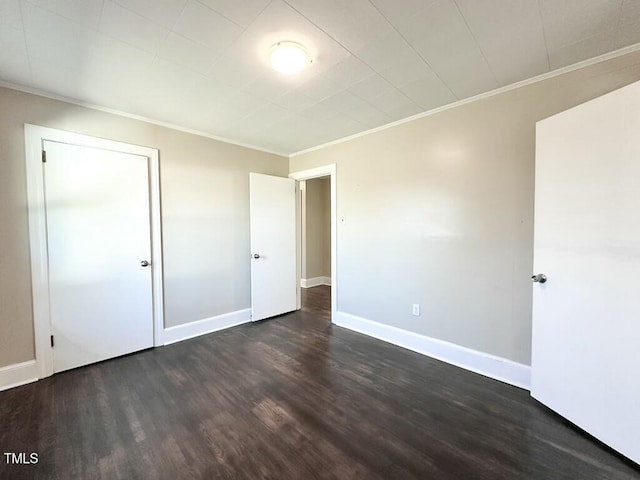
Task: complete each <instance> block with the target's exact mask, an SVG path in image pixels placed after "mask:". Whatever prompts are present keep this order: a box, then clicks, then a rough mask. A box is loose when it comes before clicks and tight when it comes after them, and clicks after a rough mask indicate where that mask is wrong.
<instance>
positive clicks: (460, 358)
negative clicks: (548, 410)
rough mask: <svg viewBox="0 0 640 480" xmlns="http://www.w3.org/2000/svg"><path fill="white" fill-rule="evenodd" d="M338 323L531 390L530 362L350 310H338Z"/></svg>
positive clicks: (336, 322)
mask: <svg viewBox="0 0 640 480" xmlns="http://www.w3.org/2000/svg"><path fill="white" fill-rule="evenodd" d="M335 324H336V325H338V326H340V327H344V328H348V329H350V330H354V331H356V332H359V333H363V334H365V335H368V336H370V337H374V338H377V339H379V340H383V341H385V342H388V343H392V344H394V345H397V346H400V347H403V348H406V349H407V350H411V351H414V352H417V353H421V354H422V355H427V356H429V357H432V358H435V359H438V360H442V361H443V362H447V363H450V364H452V365H455V366H457V367H461V368H464V369H466V370H470V371H472V372H475V373H479V374H481V375H484V376H486V377H490V378H493V379H495V380H500V381H501V382H504V383H508V384H510V385H514V386H516V387H520V388H523V389H525V390H530V385H531V367H530V366H529V365H524V364H522V363H517V362H514V361H512V360H508V359H506V358H502V357H497V356H495V355H490V354H488V353H483V352H479V351H477V350H472V349H470V348H467V347H462V346H460V345H456V344H455V343H449V342H445V341H443V340H438V339H436V338H431V337H427V336H425V335H420V334H418V333H414V332H410V331H408V330H403V329H401V328H397V327H392V326H390V325H385V324H382V323H378V322H374V321H371V320H367V319H365V318H362V317H357V316H355V315H351V314H349V313H344V312H337V314H336V320H335Z"/></svg>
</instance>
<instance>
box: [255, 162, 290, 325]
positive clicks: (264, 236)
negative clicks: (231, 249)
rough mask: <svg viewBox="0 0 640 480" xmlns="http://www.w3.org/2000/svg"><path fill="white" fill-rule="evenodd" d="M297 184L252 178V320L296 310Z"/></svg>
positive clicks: (258, 175)
mask: <svg viewBox="0 0 640 480" xmlns="http://www.w3.org/2000/svg"><path fill="white" fill-rule="evenodd" d="M295 189H296V184H295V180H292V179H290V178H282V177H272V176H270V175H261V174H258V173H250V174H249V193H250V206H249V207H250V217H251V219H250V223H251V309H252V317H251V318H252V320H253V321H254V322H255V321H258V320H263V319H265V318H269V317H273V316H275V315H280V314H281V313H286V312H291V311H293V310H295V309H296V190H295Z"/></svg>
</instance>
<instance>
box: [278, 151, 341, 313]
mask: <svg viewBox="0 0 640 480" xmlns="http://www.w3.org/2000/svg"><path fill="white" fill-rule="evenodd" d="M320 177H330V180H331V323H335V321H336V314H337V312H338V259H337V257H338V255H337V252H338V198H337V168H336V164H335V163H332V164H330V165H323V166H321V167H316V168H311V169H309V170H301V171H299V172H294V173H290V174H289V178H293V179H294V180H296V270H297V272H296V276H297V278H298V281H297V282H296V308H297V309H298V310H299V309H300V308H301V300H300V277H301V276H302V252H301V242H302V209H301V206H300V199H301V195H300V183H299V182H300V181H302V180H311V179H313V178H320Z"/></svg>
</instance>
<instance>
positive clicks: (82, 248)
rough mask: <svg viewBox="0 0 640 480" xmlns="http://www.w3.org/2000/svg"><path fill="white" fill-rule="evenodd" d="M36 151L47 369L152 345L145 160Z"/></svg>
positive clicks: (56, 147)
mask: <svg viewBox="0 0 640 480" xmlns="http://www.w3.org/2000/svg"><path fill="white" fill-rule="evenodd" d="M43 149H44V151H45V152H46V163H43V170H44V182H45V204H46V217H47V245H48V252H49V299H50V316H51V333H52V335H53V338H54V339H55V345H54V348H53V366H54V368H53V369H54V372H60V371H63V370H68V369H70V368H75V367H79V366H82V365H87V364H90V363H94V362H98V361H101V360H106V359H108V358H114V357H118V356H121V355H124V354H127V353H132V352H135V351H138V350H142V349H145V348H150V347H152V346H153V304H152V275H151V268H149V267H150V261H151V227H150V216H149V214H150V210H149V166H148V162H149V159H148V158H147V157H146V156H141V155H134V154H129V153H123V152H116V151H112V150H104V149H99V148H93V147H85V146H78V145H70V144H67V143H59V142H53V141H50V140H45V141H44V142H43ZM142 262H145V263H146V264H147V265H145V264H142ZM143 265H145V266H143Z"/></svg>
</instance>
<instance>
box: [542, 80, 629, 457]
mask: <svg viewBox="0 0 640 480" xmlns="http://www.w3.org/2000/svg"><path fill="white" fill-rule="evenodd" d="M536 136H537V139H536V198H535V247H534V257H535V258H534V269H535V273H536V274H545V275H546V276H547V281H546V283H543V284H541V283H535V284H534V292H533V345H532V347H533V351H532V371H531V374H532V379H531V394H532V395H533V396H534V397H535V398H536V399H538V400H539V401H541V402H542V403H544V404H546V405H547V406H549V407H550V408H551V409H553V410H555V411H556V412H558V413H559V414H560V415H562V416H564V417H566V418H567V419H569V420H570V421H572V422H573V423H575V424H576V425H578V426H579V427H581V428H582V429H584V430H586V431H587V432H589V433H590V434H592V435H593V436H595V437H596V438H598V439H599V440H601V441H602V442H604V443H605V444H607V445H609V446H611V447H612V448H613V449H615V450H617V451H619V452H620V453H622V454H623V455H626V456H627V457H629V458H631V459H632V460H634V461H635V462H639V463H640V381H638V378H639V377H638V375H639V372H640V289H639V287H638V279H639V278H640V83H636V84H633V85H631V86H628V87H626V88H623V89H621V90H618V91H615V92H613V93H611V94H608V95H605V96H603V97H600V98H598V99H595V100H593V101H590V102H588V103H585V104H583V105H580V106H578V107H576V108H573V109H571V110H568V111H566V112H563V113H561V114H559V115H556V116H554V117H551V118H549V119H546V120H543V121H541V122H539V123H538V125H537V130H536Z"/></svg>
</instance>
